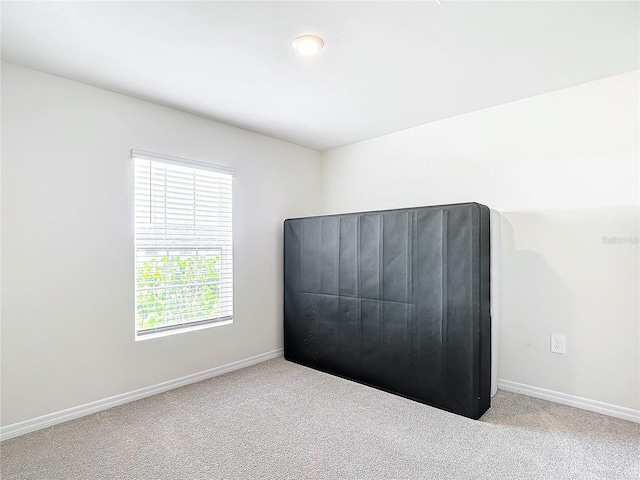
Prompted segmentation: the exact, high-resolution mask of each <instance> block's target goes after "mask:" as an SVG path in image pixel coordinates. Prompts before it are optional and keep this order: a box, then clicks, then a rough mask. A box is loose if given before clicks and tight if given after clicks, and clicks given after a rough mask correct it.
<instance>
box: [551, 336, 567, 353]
mask: <svg viewBox="0 0 640 480" xmlns="http://www.w3.org/2000/svg"><path fill="white" fill-rule="evenodd" d="M551 351H552V352H553V353H567V337H565V336H564V335H560V334H559V333H552V334H551Z"/></svg>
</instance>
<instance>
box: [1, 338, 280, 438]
mask: <svg viewBox="0 0 640 480" xmlns="http://www.w3.org/2000/svg"><path fill="white" fill-rule="evenodd" d="M282 351H283V349H282V348H279V349H277V350H273V351H271V352H267V353H263V354H260V355H256V356H255V357H249V358H245V359H244V360H238V361H237V362H232V363H227V364H226V365H221V366H219V367H215V368H211V369H209V370H205V371H204V372H198V373H194V374H192V375H187V376H186V377H181V378H176V379H175V380H169V381H167V382H162V383H158V384H157V385H151V386H150V387H145V388H141V389H139V390H134V391H132V392H127V393H122V394H120V395H115V396H113V397H109V398H105V399H102V400H97V401H95V402H91V403H85V404H84V405H78V406H77V407H72V408H68V409H66V410H60V411H59V412H53V413H49V414H47V415H42V416H40V417H36V418H32V419H29V420H24V421H22V422H18V423H14V424H11V425H7V426H5V427H0V441H3V440H8V439H10V438H14V437H18V436H20V435H24V434H26V433H30V432H34V431H36V430H40V429H42V428H47V427H50V426H52V425H57V424H58V423H63V422H67V421H69V420H73V419H76V418H80V417H84V416H86V415H91V414H92V413H96V412H101V411H102V410H107V409H109V408H113V407H117V406H118V405H123V404H125V403H129V402H135V401H136V400H140V399H142V398H145V397H150V396H151V395H157V394H158V393H163V392H166V391H168V390H173V389H174V388H179V387H184V386H185V385H189V384H191V383H196V382H200V381H202V380H206V379H208V378H212V377H216V376H218V375H222V374H224V373H228V372H232V371H234V370H239V369H241V368H245V367H249V366H251V365H255V364H257V363H261V362H264V361H266V360H271V359H272V358H277V357H281V356H282Z"/></svg>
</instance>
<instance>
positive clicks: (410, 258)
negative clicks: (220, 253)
mask: <svg viewBox="0 0 640 480" xmlns="http://www.w3.org/2000/svg"><path fill="white" fill-rule="evenodd" d="M489 230H490V224H489V209H488V208H487V207H485V206H484V205H480V204H477V203H465V204H456V205H441V206H433V207H419V208H409V209H402V210H387V211H379V212H363V213H354V214H344V215H329V216H320V217H308V218H298V219H290V220H286V221H285V225H284V242H285V255H284V258H285V266H284V270H285V279H284V283H285V285H284V295H285V298H284V354H285V358H286V359H287V360H290V361H293V362H296V363H300V364H302V365H306V366H308V367H312V368H315V369H318V370H322V371H325V372H327V373H331V374H335V375H339V376H342V377H345V378H348V379H351V380H354V381H357V382H360V383H364V384H367V385H370V386H373V387H376V388H380V389H382V390H386V391H388V392H392V393H396V394H398V395H402V396H405V397H408V398H411V399H414V400H417V401H420V402H423V403H426V404H429V405H432V406H435V407H438V408H442V409H444V410H448V411H451V412H454V413H458V414H460V415H464V416H466V417H470V418H476V419H477V418H479V417H480V416H481V415H482V414H483V413H484V412H485V411H486V410H487V409H488V408H489V405H490V384H491V320H490V308H491V302H490V231H489Z"/></svg>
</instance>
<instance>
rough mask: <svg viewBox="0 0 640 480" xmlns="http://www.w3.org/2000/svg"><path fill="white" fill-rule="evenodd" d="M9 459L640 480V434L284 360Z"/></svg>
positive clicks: (598, 421)
mask: <svg viewBox="0 0 640 480" xmlns="http://www.w3.org/2000/svg"><path fill="white" fill-rule="evenodd" d="M0 454H1V458H0V463H1V473H2V479H3V480H13V479H56V480H66V479H176V480H177V479H181V480H182V479H338V478H344V479H456V480H459V479H510V480H511V479H580V480H589V479H594V480H595V479H598V480H600V479H631V480H638V479H639V478H640V424H636V423H632V422H627V421H624V420H618V419H615V418H611V417H607V416H604V415H599V414H596V413H591V412H586V411H583V410H578V409H575V408H571V407H565V406H562V405H558V404H554V403H551V402H546V401H543V400H538V399H534V398H530V397H525V396H522V395H516V394H511V393H506V392H499V393H498V395H497V396H496V397H495V398H494V399H493V403H492V407H491V409H490V410H489V411H488V412H487V413H486V414H485V415H484V416H483V417H482V419H481V420H480V421H474V420H469V419H467V418H463V417H460V416H457V415H454V414H451V413H447V412H443V411H440V410H437V409H435V408H431V407H428V406H426V405H422V404H420V403H416V402H413V401H410V400H407V399H404V398H400V397H397V396H395V395H391V394H388V393H384V392H381V391H378V390H375V389H372V388H369V387H365V386H362V385H359V384H356V383H353V382H349V381H347V380H343V379H340V378H336V377H333V376H330V375H326V374H324V373H320V372H317V371H314V370H311V369H308V368H304V367H301V366H299V365H295V364H292V363H289V362H286V361H285V360H283V359H275V360H271V361H268V362H265V363H262V364H259V365H256V366H253V367H250V368H247V369H244V370H240V371H236V372H233V373H230V374H226V375H223V376H220V377H216V378H214V379H211V380H207V381H204V382H200V383H197V384H193V385H190V386H187V387H183V388H180V389H177V390H172V391H170V392H166V393H164V394H161V395H156V396H154V397H150V398H146V399H144V400H140V401H137V402H134V403H130V404H128V405H123V406H121V407H116V408H113V409H111V410H107V411H104V412H100V413H97V414H94V415H90V416H87V417H84V418H80V419H78V420H74V421H71V422H67V423H64V424H60V425H56V426H54V427H50V428H47V429H44V430H40V431H37V432H34V433H31V434H28V435H24V436H21V437H18V438H14V439H11V440H7V441H5V442H2V444H0Z"/></svg>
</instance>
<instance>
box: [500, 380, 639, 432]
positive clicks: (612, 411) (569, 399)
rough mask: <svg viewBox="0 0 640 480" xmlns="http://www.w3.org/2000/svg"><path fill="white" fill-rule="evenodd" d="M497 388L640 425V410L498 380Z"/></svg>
mask: <svg viewBox="0 0 640 480" xmlns="http://www.w3.org/2000/svg"><path fill="white" fill-rule="evenodd" d="M498 388H499V389H500V390H504V391H506V392H514V393H521V394H522V395H527V396H529V397H535V398H541V399H542V400H549V401H551V402H556V403H561V404H562V405H569V406H570V407H576V408H581V409H583V410H589V411H591V412H596V413H602V414H604V415H609V416H610V417H616V418H622V419H623V420H629V421H631V422H636V423H640V410H634V409H633V408H627V407H620V406H618V405H612V404H610V403H605V402H600V401H598V400H590V399H588V398H584V397H577V396H575V395H569V394H567V393H562V392H556V391H554V390H547V389H546V388H540V387H532V386H531V385H525V384H523V383H517V382H512V381H510V380H502V379H500V378H499V379H498Z"/></svg>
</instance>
